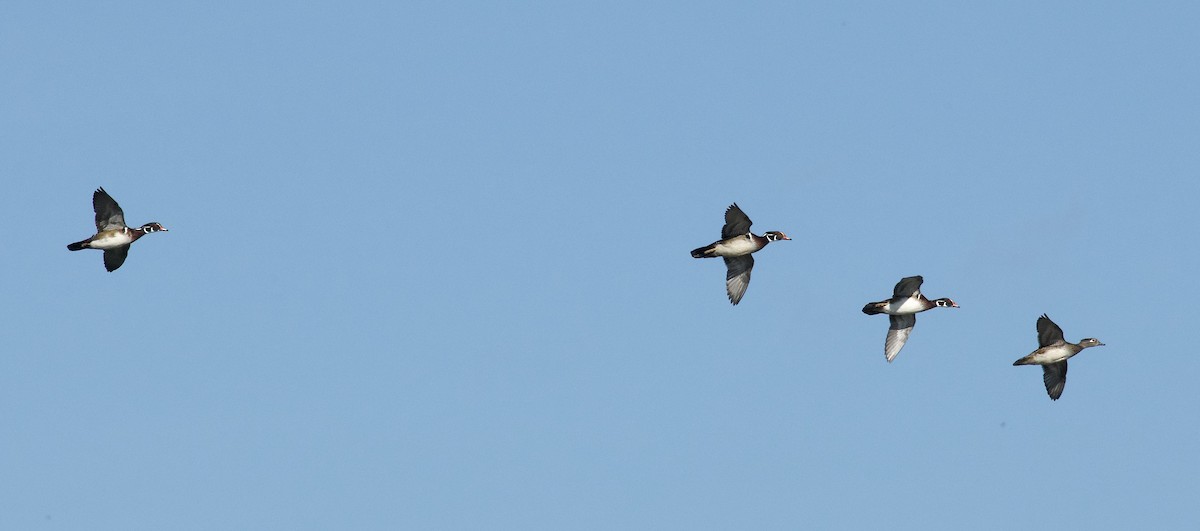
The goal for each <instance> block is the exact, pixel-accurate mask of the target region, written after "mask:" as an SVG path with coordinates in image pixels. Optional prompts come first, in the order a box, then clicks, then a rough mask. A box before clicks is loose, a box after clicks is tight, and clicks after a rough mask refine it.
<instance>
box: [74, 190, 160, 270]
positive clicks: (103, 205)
mask: <svg viewBox="0 0 1200 531" xmlns="http://www.w3.org/2000/svg"><path fill="white" fill-rule="evenodd" d="M92 208H93V209H94V210H95V211H96V234H95V235H94V236H92V237H91V238H88V239H86V240H83V241H79V242H75V243H72V244H70V245H67V249H68V250H71V251H78V250H80V249H101V250H103V251H104V269H107V270H109V271H110V272H111V271H116V270H117V268H118V267H121V264H123V263H125V257H126V256H128V255H129V244H131V243H133V242H135V241H137V239H138V238H141V237H142V236H144V235H146V234H150V233H152V232H158V231H163V232H167V229H166V228H165V227H163V226H162V225H160V224H158V223H156V222H150V223H147V224H145V225H142V226H141V227H138V228H136V229H131V228H129V227H126V226H125V213H124V212H122V211H121V206H120V205H118V204H117V202H116V201H115V200H113V198H112V197H111V196H109V195H108V192H105V191H104V188H98V189H97V190H96V191H95V192H93V193H92Z"/></svg>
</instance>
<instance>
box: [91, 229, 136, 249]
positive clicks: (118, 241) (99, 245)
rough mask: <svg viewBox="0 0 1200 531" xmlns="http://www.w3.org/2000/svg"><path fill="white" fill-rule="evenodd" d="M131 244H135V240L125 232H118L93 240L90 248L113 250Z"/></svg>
mask: <svg viewBox="0 0 1200 531" xmlns="http://www.w3.org/2000/svg"><path fill="white" fill-rule="evenodd" d="M131 242H133V238H132V237H130V235H129V234H127V233H126V232H125V231H116V232H110V233H107V234H105V235H103V236H101V237H99V238H94V239H92V241H91V243H89V244H88V247H91V248H92V249H112V248H115V247H120V246H122V245H129V244H130V243H131Z"/></svg>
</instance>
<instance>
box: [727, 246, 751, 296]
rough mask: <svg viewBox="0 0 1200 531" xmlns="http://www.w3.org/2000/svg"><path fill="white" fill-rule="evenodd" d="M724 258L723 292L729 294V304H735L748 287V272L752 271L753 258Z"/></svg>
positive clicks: (748, 256) (743, 256)
mask: <svg viewBox="0 0 1200 531" xmlns="http://www.w3.org/2000/svg"><path fill="white" fill-rule="evenodd" d="M724 258H725V268H726V271H725V292H726V293H728V294H729V302H732V303H733V304H737V303H738V302H740V301H741V300H742V295H745V294H746V287H748V286H749V285H750V270H751V269H754V257H752V256H750V255H748V254H746V255H742V256H726V257H724Z"/></svg>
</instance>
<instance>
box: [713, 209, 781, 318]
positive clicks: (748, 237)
mask: <svg viewBox="0 0 1200 531" xmlns="http://www.w3.org/2000/svg"><path fill="white" fill-rule="evenodd" d="M752 223H753V222H752V221H750V218H749V216H746V213H745V212H742V209H741V208H738V206H737V203H734V204H732V205H729V208H727V209H725V226H724V227H721V239H720V240H717V241H715V242H713V243H711V244H709V245H706V246H704V247H700V248H698V249H693V250H692V258H713V257H716V256H720V257H722V258H724V259H725V292H726V293H727V294H728V295H729V302H731V303H733V304H737V303H738V302H740V301H741V300H742V295H745V294H746V287H747V286H749V285H750V270H752V269H754V257H752V256H750V254H751V253H755V252H758V251H759V250H760V249H762V248H763V247H766V246H767V244H768V243H771V242H774V241H779V240H790V239H791V238H788V237H787V235H786V234H784V233H782V232H779V231H774V230H772V231H767V232H764V233H763V235H762V236H759V235H757V234H754V233H753V232H750V225H751V224H752Z"/></svg>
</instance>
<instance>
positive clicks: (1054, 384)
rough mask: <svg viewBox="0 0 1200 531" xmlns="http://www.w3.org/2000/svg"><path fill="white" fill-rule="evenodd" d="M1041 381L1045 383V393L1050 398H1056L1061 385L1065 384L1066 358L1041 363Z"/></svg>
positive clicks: (1060, 392)
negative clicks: (1054, 361)
mask: <svg viewBox="0 0 1200 531" xmlns="http://www.w3.org/2000/svg"><path fill="white" fill-rule="evenodd" d="M1042 381H1043V382H1045V383H1046V394H1048V395H1050V400H1058V397H1060V396H1062V392H1063V387H1066V385H1067V360H1063V361H1060V362H1058V363H1051V364H1049V365H1042Z"/></svg>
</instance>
